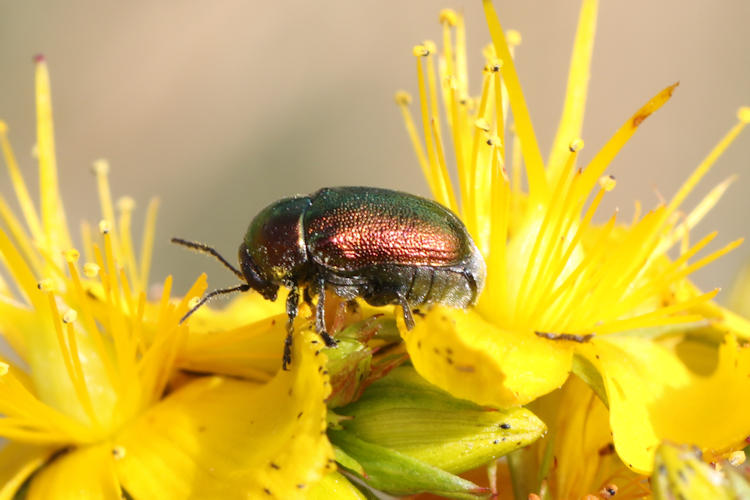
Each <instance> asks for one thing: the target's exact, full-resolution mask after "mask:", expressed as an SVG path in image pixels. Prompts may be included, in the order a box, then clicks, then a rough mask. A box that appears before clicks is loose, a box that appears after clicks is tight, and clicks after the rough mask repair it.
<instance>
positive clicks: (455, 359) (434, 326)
mask: <svg viewBox="0 0 750 500" xmlns="http://www.w3.org/2000/svg"><path fill="white" fill-rule="evenodd" d="M415 319H417V323H416V326H415V327H414V329H412V330H406V329H405V328H403V325H401V327H402V328H401V332H402V333H401V334H402V336H403V338H404V340H405V341H406V346H407V350H408V351H409V355H410V356H411V360H412V363H413V364H414V368H416V370H417V372H418V373H419V374H420V375H422V377H424V378H425V379H427V380H428V381H429V382H431V383H433V384H434V385H437V386H438V387H440V388H441V389H444V390H446V391H448V392H449V393H451V394H452V395H453V396H455V397H457V398H462V399H469V400H471V401H474V402H475V403H478V404H481V405H489V406H498V407H504V408H507V407H511V406H519V405H523V404H526V403H528V402H529V401H532V400H534V399H536V398H537V397H539V396H541V395H543V394H546V393H548V392H550V391H552V390H554V389H557V388H558V387H560V386H561V385H562V384H563V382H565V379H566V378H567V377H568V372H569V371H570V367H571V363H572V350H571V348H570V346H569V345H568V344H569V342H557V341H551V340H547V339H543V338H540V337H538V336H536V335H534V333H533V332H528V333H523V332H511V331H507V330H502V329H500V328H498V327H496V326H495V325H493V324H491V323H488V322H487V321H485V320H484V319H483V318H482V317H481V316H480V315H479V314H478V313H476V312H475V311H472V310H460V309H450V308H446V307H440V306H438V307H435V308H433V309H431V310H430V311H429V312H428V313H427V315H426V316H425V317H424V318H423V319H421V320H419V318H415Z"/></svg>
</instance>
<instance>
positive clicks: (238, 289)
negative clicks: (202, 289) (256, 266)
mask: <svg viewBox="0 0 750 500" xmlns="http://www.w3.org/2000/svg"><path fill="white" fill-rule="evenodd" d="M248 290H250V285H248V284H247V283H243V284H241V285H237V286H233V287H231V288H219V289H218V290H214V291H213V292H211V293H208V294H206V295H205V296H204V297H203V298H202V299H201V300H200V301H199V302H198V303H197V304H195V305H194V306H193V307H192V308H191V309H190V310H189V311H188V312H186V313H185V316H183V317H182V319H181V320H180V324H182V322H183V321H185V320H186V319H188V318H189V317H190V315H192V314H193V313H194V312H195V311H196V310H198V308H199V307H200V306H202V305H203V304H205V303H206V302H208V301H209V300H211V299H213V298H214V297H216V296H217V295H224V294H227V293H235V292H247V291H248Z"/></svg>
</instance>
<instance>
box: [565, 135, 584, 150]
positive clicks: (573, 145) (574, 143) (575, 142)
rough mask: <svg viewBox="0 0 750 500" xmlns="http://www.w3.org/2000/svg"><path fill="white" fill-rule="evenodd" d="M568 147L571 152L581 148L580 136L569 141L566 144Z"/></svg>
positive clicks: (581, 140)
mask: <svg viewBox="0 0 750 500" xmlns="http://www.w3.org/2000/svg"><path fill="white" fill-rule="evenodd" d="M568 149H569V150H570V152H571V153H577V152H578V151H580V150H582V149H583V139H581V138H580V137H578V138H576V139H573V140H572V141H570V144H568Z"/></svg>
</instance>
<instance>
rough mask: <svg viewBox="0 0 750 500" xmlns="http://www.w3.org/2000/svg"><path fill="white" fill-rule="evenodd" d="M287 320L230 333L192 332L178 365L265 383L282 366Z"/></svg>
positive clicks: (272, 320) (273, 319)
mask: <svg viewBox="0 0 750 500" xmlns="http://www.w3.org/2000/svg"><path fill="white" fill-rule="evenodd" d="M286 320H287V317H286V314H276V315H274V316H270V317H266V318H263V319H261V320H260V321H254V322H253V323H250V324H248V325H243V326H240V327H238V328H234V329H229V330H226V331H219V332H215V331H214V332H212V331H206V332H201V333H193V331H192V330H191V335H189V336H188V338H187V343H186V345H185V348H184V349H183V351H182V352H181V353H180V356H179V358H178V360H177V364H178V366H179V367H180V368H183V369H186V370H190V371H196V372H203V373H218V374H222V375H234V376H239V377H243V378H248V379H252V380H257V381H261V382H264V381H266V380H268V379H270V378H271V376H272V375H273V374H274V373H276V372H277V371H278V370H279V368H280V367H281V356H282V351H283V345H284V337H286ZM191 327H192V325H191Z"/></svg>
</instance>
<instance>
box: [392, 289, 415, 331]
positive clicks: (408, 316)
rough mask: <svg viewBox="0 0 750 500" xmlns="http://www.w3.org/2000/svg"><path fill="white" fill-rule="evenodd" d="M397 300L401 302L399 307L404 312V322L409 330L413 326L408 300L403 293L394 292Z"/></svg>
mask: <svg viewBox="0 0 750 500" xmlns="http://www.w3.org/2000/svg"><path fill="white" fill-rule="evenodd" d="M396 296H397V297H398V301H399V303H400V304H401V309H402V310H403V313H404V323H405V324H406V329H407V330H411V329H412V328H414V316H412V314H411V307H409V301H407V300H406V296H405V295H404V294H403V293H399V294H396Z"/></svg>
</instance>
